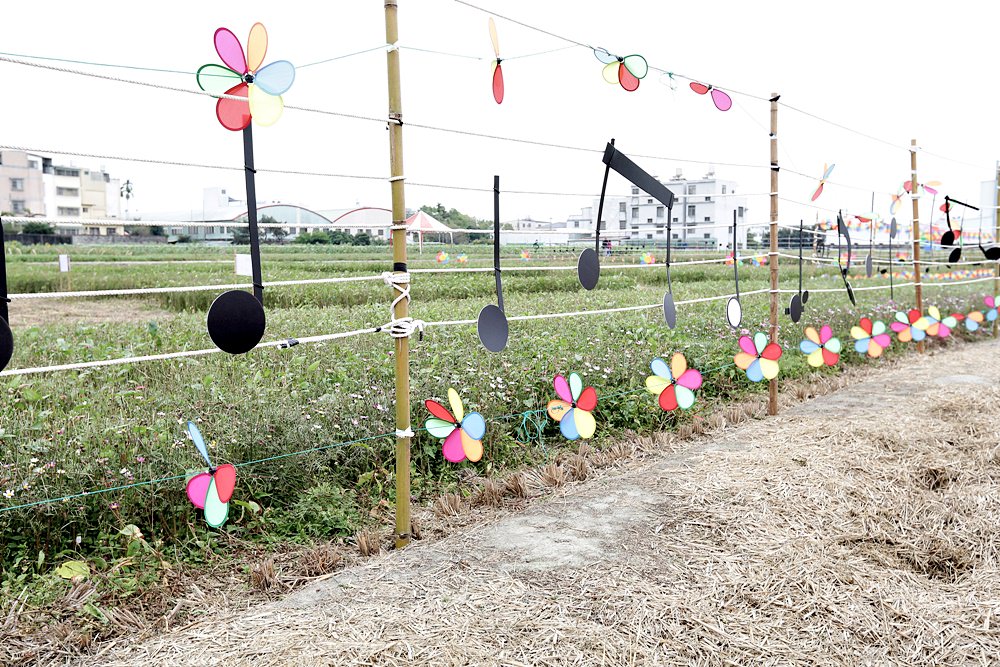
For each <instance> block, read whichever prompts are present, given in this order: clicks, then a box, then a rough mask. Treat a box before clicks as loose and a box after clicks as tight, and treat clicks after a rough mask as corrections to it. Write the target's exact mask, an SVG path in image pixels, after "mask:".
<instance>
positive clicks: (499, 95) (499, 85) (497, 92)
mask: <svg viewBox="0 0 1000 667" xmlns="http://www.w3.org/2000/svg"><path fill="white" fill-rule="evenodd" d="M493 100H494V101H495V102H496V103H497V104H502V103H503V68H502V67H501V66H500V64H499V63H497V66H496V68H494V70H493Z"/></svg>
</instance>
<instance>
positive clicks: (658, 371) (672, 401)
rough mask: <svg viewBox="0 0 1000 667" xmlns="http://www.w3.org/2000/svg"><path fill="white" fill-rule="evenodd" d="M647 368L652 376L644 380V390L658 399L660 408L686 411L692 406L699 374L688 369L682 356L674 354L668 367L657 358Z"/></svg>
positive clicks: (677, 353) (699, 380)
mask: <svg viewBox="0 0 1000 667" xmlns="http://www.w3.org/2000/svg"><path fill="white" fill-rule="evenodd" d="M649 367H650V369H651V370H652V371H653V374H652V375H650V376H649V377H647V378H646V390H647V391H649V393H651V394H654V395H656V396H658V397H659V399H658V402H659V404H660V407H661V408H663V409H664V410H666V411H670V410H676V409H677V408H680V409H681V410H688V409H690V408H691V406H692V405H694V392H695V390H697V389H698V388H699V387H701V381H702V378H701V373H700V372H698V371H696V370H695V369H693V368H688V365H687V359H686V358H685V357H684V355H683V354H681V353H680V352H675V353H674V356H672V357H671V358H670V365H669V366H667V362H665V361H664V360H663V359H660V358H659V357H657V358H656V359H653V361H652V363H651V364H650V365H649Z"/></svg>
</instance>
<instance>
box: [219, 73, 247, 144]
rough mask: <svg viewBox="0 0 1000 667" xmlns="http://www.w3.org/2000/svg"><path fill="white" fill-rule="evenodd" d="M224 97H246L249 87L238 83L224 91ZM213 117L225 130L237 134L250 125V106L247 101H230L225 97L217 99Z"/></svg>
mask: <svg viewBox="0 0 1000 667" xmlns="http://www.w3.org/2000/svg"><path fill="white" fill-rule="evenodd" d="M225 94H226V95H232V96H235V97H247V95H248V94H249V87H248V86H247V84H245V83H240V84H238V85H236V86H233V87H232V88H230V89H229V90H227V91H226V93H225ZM215 115H216V117H217V118H218V119H219V122H220V123H222V127H224V128H226V129H227V130H232V131H234V132H238V131H240V130H243V129H245V128H246V126H247V125H249V124H250V104H249V101H239V100H231V99H228V98H225V97H222V98H219V101H218V102H216V103H215Z"/></svg>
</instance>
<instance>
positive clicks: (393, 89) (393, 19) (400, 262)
mask: <svg viewBox="0 0 1000 667" xmlns="http://www.w3.org/2000/svg"><path fill="white" fill-rule="evenodd" d="M384 7H385V42H386V44H389V45H395V44H396V43H397V42H398V41H399V25H398V22H397V10H398V6H397V0H385V4H384ZM386 69H387V71H388V80H389V162H390V174H391V179H390V186H391V188H392V276H393V278H392V288H393V291H392V296H393V299H394V304H395V306H394V308H393V315H392V316H393V319H394V320H402V319H404V318H407V317H409V312H410V299H409V274H408V272H407V267H406V200H405V197H404V187H403V101H402V94H401V92H400V85H399V78H400V77H399V49H397V48H392V47H390V48H389V50H388V51H387V52H386ZM400 288H401V289H400ZM403 290H405V291H403ZM402 296H405V298H399V297H402ZM393 343H394V344H395V346H396V351H395V356H396V531H395V542H396V548H397V549H402V548H403V547H405V546H406V545H408V544H409V543H410V435H408V434H409V433H412V431H411V429H410V339H409V338H408V337H406V336H403V337H400V338H396V337H395V336H394V337H393Z"/></svg>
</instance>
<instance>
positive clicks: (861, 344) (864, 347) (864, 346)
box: [854, 338, 871, 354]
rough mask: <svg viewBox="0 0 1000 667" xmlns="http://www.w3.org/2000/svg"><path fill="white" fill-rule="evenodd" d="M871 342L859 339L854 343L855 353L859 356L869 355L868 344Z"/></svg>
mask: <svg viewBox="0 0 1000 667" xmlns="http://www.w3.org/2000/svg"><path fill="white" fill-rule="evenodd" d="M870 341H871V339H870V338H859V339H858V340H856V341H854V351H855V352H857V353H858V354H868V344H869V342H870Z"/></svg>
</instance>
